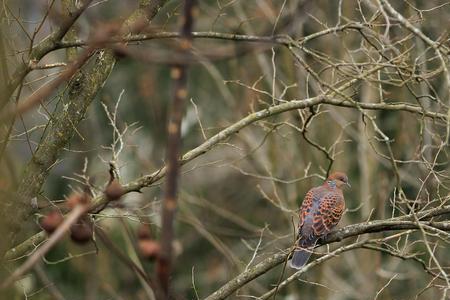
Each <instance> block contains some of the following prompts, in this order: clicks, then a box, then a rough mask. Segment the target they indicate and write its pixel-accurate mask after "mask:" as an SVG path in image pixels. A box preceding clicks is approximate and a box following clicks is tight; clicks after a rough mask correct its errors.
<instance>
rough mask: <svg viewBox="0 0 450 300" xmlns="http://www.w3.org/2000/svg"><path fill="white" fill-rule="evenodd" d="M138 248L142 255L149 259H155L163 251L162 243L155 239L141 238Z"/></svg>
mask: <svg viewBox="0 0 450 300" xmlns="http://www.w3.org/2000/svg"><path fill="white" fill-rule="evenodd" d="M138 248H139V252H140V253H141V255H142V256H143V257H145V258H148V259H155V258H156V257H158V256H159V254H160V253H161V245H160V244H159V243H158V242H157V241H155V240H149V239H143V240H139V242H138Z"/></svg>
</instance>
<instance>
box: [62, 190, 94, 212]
mask: <svg viewBox="0 0 450 300" xmlns="http://www.w3.org/2000/svg"><path fill="white" fill-rule="evenodd" d="M89 201H90V197H89V195H87V194H86V193H84V194H81V193H78V192H75V193H72V194H71V195H70V196H69V198H67V201H66V203H67V207H69V208H70V209H73V208H74V207H75V206H77V205H79V204H88V203H89Z"/></svg>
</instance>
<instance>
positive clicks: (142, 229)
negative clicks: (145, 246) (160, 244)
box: [137, 224, 152, 240]
mask: <svg viewBox="0 0 450 300" xmlns="http://www.w3.org/2000/svg"><path fill="white" fill-rule="evenodd" d="M137 236H138V239H140V240H145V239H147V240H149V239H151V237H152V232H151V230H150V226H148V225H146V224H141V225H140V226H139V228H138V232H137Z"/></svg>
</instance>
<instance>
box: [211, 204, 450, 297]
mask: <svg viewBox="0 0 450 300" xmlns="http://www.w3.org/2000/svg"><path fill="white" fill-rule="evenodd" d="M449 211H450V206H447V207H446V208H443V210H442V214H445V213H448V212H449ZM434 213H436V211H434ZM422 215H423V216H425V215H427V212H422ZM406 218H411V216H402V217H397V218H395V219H391V220H388V221H385V220H379V221H372V222H369V223H359V224H354V225H349V226H346V227H344V228H341V229H339V230H336V231H333V232H331V233H330V234H329V235H327V236H326V238H324V239H323V240H321V241H320V243H319V244H318V247H319V246H321V245H326V244H331V243H335V242H339V241H341V240H342V239H344V238H349V237H352V236H359V235H361V234H366V233H375V232H385V231H392V230H407V229H419V227H420V226H419V225H418V224H417V223H415V222H413V221H403V219H406ZM421 224H423V225H429V226H431V227H434V228H437V229H440V230H445V231H450V222H421ZM344 248H345V247H344ZM289 250H290V249H285V251H284V252H280V253H276V254H274V255H272V256H270V257H268V258H266V259H264V260H263V261H262V262H260V263H259V264H257V265H255V266H254V267H252V268H250V269H248V270H247V271H245V272H242V273H241V274H239V275H238V276H236V277H235V278H233V279H231V280H230V281H228V282H227V283H226V284H225V285H223V286H222V287H221V288H220V289H218V290H217V291H215V292H214V293H212V294H211V295H209V296H208V297H207V298H206V299H205V300H219V299H226V298H227V297H228V296H230V295H231V294H232V293H234V292H235V291H236V290H237V289H239V288H241V287H242V286H244V285H245V284H247V283H248V282H250V281H252V280H253V279H255V278H257V277H259V276H261V275H262V274H264V273H266V272H268V271H269V270H271V269H273V268H274V267H276V266H278V265H279V264H281V263H282V262H284V261H285V260H286V259H287V257H288V255H289V254H290V251H289Z"/></svg>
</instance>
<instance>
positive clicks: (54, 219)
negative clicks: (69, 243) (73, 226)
mask: <svg viewBox="0 0 450 300" xmlns="http://www.w3.org/2000/svg"><path fill="white" fill-rule="evenodd" d="M63 221H64V218H63V216H62V215H61V213H60V212H59V211H57V210H52V211H51V212H49V213H48V214H47V215H46V216H45V217H44V218H42V219H41V220H40V224H41V227H42V229H44V230H45V231H46V232H47V233H52V232H53V231H55V230H56V228H58V226H59V225H60V224H61V223H62V222H63Z"/></svg>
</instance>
